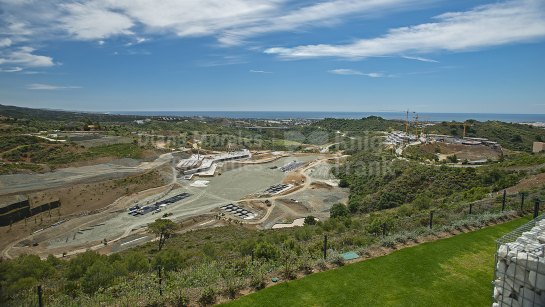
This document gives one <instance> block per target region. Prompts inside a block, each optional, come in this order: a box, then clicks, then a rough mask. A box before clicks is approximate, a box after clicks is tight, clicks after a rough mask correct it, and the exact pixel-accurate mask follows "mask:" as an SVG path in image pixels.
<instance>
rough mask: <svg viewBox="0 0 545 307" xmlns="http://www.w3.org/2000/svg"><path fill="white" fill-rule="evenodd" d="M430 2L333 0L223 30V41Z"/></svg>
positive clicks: (232, 40)
mask: <svg viewBox="0 0 545 307" xmlns="http://www.w3.org/2000/svg"><path fill="white" fill-rule="evenodd" d="M426 2H430V1H425V0H368V1H361V0H330V1H324V2H319V3H316V4H312V5H308V6H303V7H300V8H297V9H295V10H292V11H287V12H283V13H281V14H277V15H276V16H274V18H267V19H263V20H261V21H260V22H259V23H257V24H252V25H250V26H247V27H239V28H236V29H232V30H227V31H225V32H223V33H220V37H219V40H220V42H221V43H222V44H225V45H236V44H239V43H241V42H242V41H243V40H244V39H246V38H248V37H253V36H257V35H261V34H265V33H271V32H280V31H292V30H294V29H301V28H309V27H317V26H331V25H335V24H338V23H342V22H343V21H345V20H344V19H345V17H346V16H349V15H358V16H359V17H361V16H362V15H364V14H377V13H380V12H381V11H382V12H384V11H386V10H389V11H392V10H400V9H407V8H412V9H414V8H416V7H418V5H421V4H423V3H426Z"/></svg>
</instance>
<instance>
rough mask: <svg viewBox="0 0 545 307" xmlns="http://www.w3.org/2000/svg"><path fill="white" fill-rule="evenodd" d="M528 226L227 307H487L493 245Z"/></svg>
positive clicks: (469, 237)
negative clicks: (501, 238) (506, 234)
mask: <svg viewBox="0 0 545 307" xmlns="http://www.w3.org/2000/svg"><path fill="white" fill-rule="evenodd" d="M527 221H529V218H520V219H517V220H514V221H511V222H508V223H505V224H500V225H496V226H492V227H487V228H484V229H481V230H478V231H474V232H470V233H464V234H460V235H457V236H454V237H451V238H448V239H443V240H438V241H434V242H429V243H424V244H421V245H418V246H415V247H411V248H405V249H401V250H398V251H395V252H394V253H392V254H389V255H387V256H383V257H378V258H374V259H370V260H367V261H362V262H359V263H355V264H351V265H347V266H345V267H342V268H339V269H336V270H330V271H326V272H323V273H318V274H313V275H310V276H308V277H305V278H302V279H299V280H295V281H291V282H285V283H281V284H279V285H276V286H274V287H270V288H267V289H264V290H262V291H259V292H256V293H254V294H251V295H248V296H245V297H242V298H240V299H239V300H236V301H233V302H230V303H228V304H226V306H489V305H490V304H491V295H492V293H491V286H490V282H491V281H492V274H493V267H494V253H495V247H496V245H495V239H497V238H499V237H500V236H502V235H503V234H505V233H507V232H510V231H511V230H514V229H515V228H517V227H518V226H520V225H522V224H524V223H526V222H527Z"/></svg>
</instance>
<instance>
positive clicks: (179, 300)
mask: <svg viewBox="0 0 545 307" xmlns="http://www.w3.org/2000/svg"><path fill="white" fill-rule="evenodd" d="M170 305H171V306H174V307H187V306H189V296H187V294H185V293H183V292H180V293H178V294H176V295H175V296H174V298H173V299H172V300H171V301H170Z"/></svg>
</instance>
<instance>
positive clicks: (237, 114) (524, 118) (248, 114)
mask: <svg viewBox="0 0 545 307" xmlns="http://www.w3.org/2000/svg"><path fill="white" fill-rule="evenodd" d="M109 113H110V114H120V115H140V116H179V117H219V118H236V119H271V120H275V119H277V120H281V119H324V118H345V119H360V118H364V117H368V116H380V117H382V118H384V119H399V120H405V118H406V113H405V112H304V111H118V112H109ZM414 116H415V114H414V113H412V112H410V113H409V118H411V119H412V118H414ZM418 117H419V119H420V120H421V121H427V122H442V121H456V122H463V121H466V120H470V119H473V120H477V121H481V122H484V121H502V122H511V123H536V122H540V123H545V114H505V113H424V112H421V113H418Z"/></svg>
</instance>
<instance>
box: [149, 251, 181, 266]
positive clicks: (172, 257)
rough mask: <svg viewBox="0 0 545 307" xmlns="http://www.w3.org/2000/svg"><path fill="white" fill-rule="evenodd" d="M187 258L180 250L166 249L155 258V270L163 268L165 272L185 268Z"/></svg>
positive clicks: (153, 263)
mask: <svg viewBox="0 0 545 307" xmlns="http://www.w3.org/2000/svg"><path fill="white" fill-rule="evenodd" d="M185 260H186V257H184V255H182V253H180V252H179V251H178V250H174V249H165V250H162V251H160V252H158V253H157V254H156V255H155V257H154V258H153V262H152V265H153V267H154V268H156V267H159V266H160V267H162V268H163V269H165V271H175V270H177V269H180V268H182V267H183V266H184V262H185Z"/></svg>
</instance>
